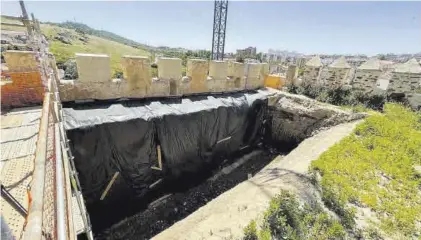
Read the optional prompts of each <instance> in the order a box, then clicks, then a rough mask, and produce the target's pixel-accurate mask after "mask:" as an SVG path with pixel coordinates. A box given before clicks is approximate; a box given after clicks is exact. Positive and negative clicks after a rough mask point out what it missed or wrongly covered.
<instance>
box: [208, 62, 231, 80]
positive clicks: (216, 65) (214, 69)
mask: <svg viewBox="0 0 421 240" xmlns="http://www.w3.org/2000/svg"><path fill="white" fill-rule="evenodd" d="M227 76H228V64H227V62H225V61H210V62H209V77H211V78H213V79H215V80H226V79H227Z"/></svg>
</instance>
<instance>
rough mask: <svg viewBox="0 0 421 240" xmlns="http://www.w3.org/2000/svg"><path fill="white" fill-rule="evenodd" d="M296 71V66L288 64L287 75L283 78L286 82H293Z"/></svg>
mask: <svg viewBox="0 0 421 240" xmlns="http://www.w3.org/2000/svg"><path fill="white" fill-rule="evenodd" d="M296 72H297V66H295V65H290V66H288V70H287V76H286V79H285V82H286V84H295V73H296Z"/></svg>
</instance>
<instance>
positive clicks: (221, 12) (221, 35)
mask: <svg viewBox="0 0 421 240" xmlns="http://www.w3.org/2000/svg"><path fill="white" fill-rule="evenodd" d="M227 15H228V0H215V7H214V13H213V36H212V55H211V59H212V60H223V59H224V48H225V31H226V28H227Z"/></svg>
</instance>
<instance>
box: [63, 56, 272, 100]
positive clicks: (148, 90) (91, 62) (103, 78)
mask: <svg viewBox="0 0 421 240" xmlns="http://www.w3.org/2000/svg"><path fill="white" fill-rule="evenodd" d="M76 64H77V69H78V73H79V79H77V80H61V81H60V82H61V84H60V97H61V99H62V100H63V101H75V100H89V99H116V98H146V97H157V96H159V97H165V96H179V95H186V94H195V93H214V92H229V91H238V90H244V89H256V88H260V87H263V86H264V79H265V77H266V76H267V75H268V74H269V65H268V64H266V63H261V64H260V63H259V64H256V63H250V64H243V63H237V62H226V61H207V60H201V59H189V60H188V61H187V71H186V76H184V77H183V76H182V65H181V59H179V58H164V57H161V58H159V59H158V63H157V65H158V77H157V78H152V77H151V62H150V59H149V57H142V56H123V57H122V61H121V64H122V68H123V79H112V78H111V68H110V58H109V56H107V55H99V54H80V53H77V54H76Z"/></svg>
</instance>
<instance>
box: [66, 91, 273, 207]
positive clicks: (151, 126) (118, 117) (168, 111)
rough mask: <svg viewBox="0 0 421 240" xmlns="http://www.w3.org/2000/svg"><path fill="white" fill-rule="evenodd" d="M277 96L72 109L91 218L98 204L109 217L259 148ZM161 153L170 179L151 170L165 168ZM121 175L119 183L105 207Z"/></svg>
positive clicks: (71, 130) (72, 134)
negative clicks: (155, 188) (166, 184)
mask: <svg viewBox="0 0 421 240" xmlns="http://www.w3.org/2000/svg"><path fill="white" fill-rule="evenodd" d="M274 93H276V91H275V90H271V89H265V90H258V91H254V92H251V93H236V94H230V95H221V96H205V97H203V96H201V97H189V98H183V99H167V100H162V101H142V102H139V101H126V102H119V103H93V104H83V105H74V106H72V107H66V108H64V114H65V127H66V130H67V133H68V137H69V139H70V141H71V142H70V143H71V144H70V145H71V148H72V152H73V154H74V157H75V159H74V161H75V165H76V169H77V171H78V173H79V180H80V182H81V187H82V191H83V195H84V198H85V200H86V202H87V204H88V210H89V208H90V206H94V205H97V204H99V205H101V206H102V207H103V208H102V209H104V208H105V207H118V206H117V205H119V204H120V205H121V204H124V201H125V200H127V199H131V198H136V197H141V196H143V195H144V194H146V193H147V192H148V191H150V185H151V184H153V183H154V182H156V181H157V180H158V179H165V178H177V177H179V176H183V175H184V174H189V173H195V172H200V171H201V170H203V169H206V167H207V166H209V165H212V164H213V165H215V164H218V163H220V162H222V161H223V160H224V159H225V158H226V157H227V156H228V155H230V154H232V153H234V152H235V151H237V150H239V149H240V148H242V147H243V146H247V145H254V144H256V143H257V142H259V141H260V138H261V137H262V134H263V132H262V131H263V123H264V119H265V113H266V108H267V97H268V96H270V95H272V94H274ZM158 145H160V147H161V154H162V163H163V170H162V171H158V170H154V169H152V168H151V167H153V166H158V161H157V158H158V157H157V146H158ZM116 172H119V176H118V177H117V180H116V181H115V182H114V184H113V185H112V187H111V189H110V191H109V192H108V193H107V195H106V197H105V199H104V200H100V197H101V194H102V193H103V192H104V190H105V189H106V187H107V185H108V184H109V182H110V181H111V179H112V177H113V175H114V174H115V173H116ZM97 207H98V206H97ZM98 211H100V210H98ZM101 211H102V210H101Z"/></svg>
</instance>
